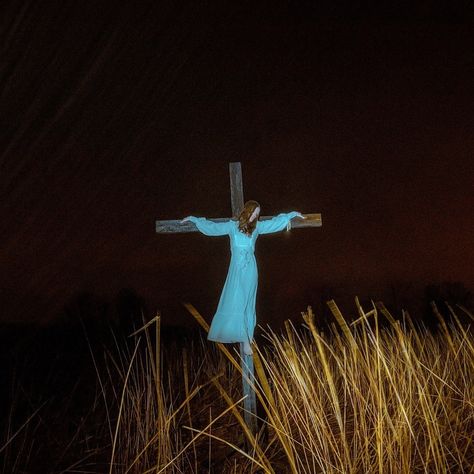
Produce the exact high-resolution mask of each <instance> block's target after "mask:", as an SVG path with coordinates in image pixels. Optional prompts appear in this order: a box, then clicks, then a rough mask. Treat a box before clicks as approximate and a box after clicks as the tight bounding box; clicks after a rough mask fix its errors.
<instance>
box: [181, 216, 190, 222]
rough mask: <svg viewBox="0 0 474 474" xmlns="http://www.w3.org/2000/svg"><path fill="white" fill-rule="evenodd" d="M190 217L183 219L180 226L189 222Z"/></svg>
mask: <svg viewBox="0 0 474 474" xmlns="http://www.w3.org/2000/svg"><path fill="white" fill-rule="evenodd" d="M190 217H192V216H188V217H185V218H184V219H183V220H182V221H181V224H184V223H185V222H187V221H189V218H190Z"/></svg>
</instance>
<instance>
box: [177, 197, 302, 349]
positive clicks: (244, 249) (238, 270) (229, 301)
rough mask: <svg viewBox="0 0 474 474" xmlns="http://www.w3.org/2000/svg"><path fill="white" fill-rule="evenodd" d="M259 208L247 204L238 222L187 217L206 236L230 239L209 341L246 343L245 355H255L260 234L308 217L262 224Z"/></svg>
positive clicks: (287, 215) (281, 217) (292, 214)
mask: <svg viewBox="0 0 474 474" xmlns="http://www.w3.org/2000/svg"><path fill="white" fill-rule="evenodd" d="M259 215H260V205H259V204H258V202H257V201H247V202H246V203H245V205H244V208H243V209H242V211H241V213H240V215H239V217H238V219H235V220H234V219H232V220H229V221H227V222H212V221H210V220H208V219H206V218H204V217H194V216H188V217H185V218H184V219H183V220H182V221H181V222H186V221H191V222H193V223H194V224H195V225H196V227H197V228H198V230H199V231H200V232H202V233H203V234H205V235H210V236H218V235H228V236H229V237H230V249H231V260H230V265H229V270H228V272H227V278H226V280H225V283H224V288H223V289H222V293H221V296H220V300H219V304H218V307H217V311H216V313H215V314H214V317H213V319H212V323H211V327H210V329H209V333H208V336H207V338H208V339H209V340H210V341H216V342H223V343H232V342H243V343H244V352H245V353H246V354H248V355H250V354H252V348H251V346H250V343H251V342H252V340H253V333H254V329H255V325H256V319H257V318H256V314H255V299H256V294H257V282H258V271H257V262H256V260H255V255H254V250H255V241H256V240H257V237H258V236H259V235H260V234H270V233H272V232H278V231H281V230H283V229H285V228H288V229H289V227H290V220H291V219H293V218H294V217H300V218H302V219H304V218H305V217H304V216H303V215H302V214H301V213H300V212H296V211H292V212H288V213H282V214H279V215H277V216H275V217H273V218H271V219H269V220H264V221H259V220H258V217H259Z"/></svg>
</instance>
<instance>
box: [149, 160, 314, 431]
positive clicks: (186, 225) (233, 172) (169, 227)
mask: <svg viewBox="0 0 474 474" xmlns="http://www.w3.org/2000/svg"><path fill="white" fill-rule="evenodd" d="M229 173H230V200H231V204H232V216H233V217H238V216H239V214H240V211H241V210H242V209H243V207H244V191H243V187H242V167H241V164H240V162H236V163H229ZM303 215H304V216H305V219H300V218H297V219H296V218H295V219H292V220H291V227H292V228H299V227H321V225H322V222H321V214H303ZM272 217H273V216H261V217H260V218H259V220H262V221H264V220H268V219H271V218H272ZM207 219H208V220H210V221H213V222H226V221H228V220H229V218H228V217H222V218H219V217H218V218H213V219H209V218H207ZM156 232H160V233H183V232H197V228H196V226H195V225H194V224H193V223H192V222H190V221H187V222H183V223H181V221H180V220H161V221H156ZM240 356H241V367H242V386H243V393H244V395H246V398H245V399H244V409H245V422H246V423H247V426H248V427H249V429H250V430H251V432H252V433H253V434H255V433H256V431H257V418H256V402H255V392H254V391H253V390H252V388H251V386H250V384H249V380H250V381H253V380H255V378H254V367H253V357H252V356H251V355H247V354H245V352H244V344H243V343H241V344H240Z"/></svg>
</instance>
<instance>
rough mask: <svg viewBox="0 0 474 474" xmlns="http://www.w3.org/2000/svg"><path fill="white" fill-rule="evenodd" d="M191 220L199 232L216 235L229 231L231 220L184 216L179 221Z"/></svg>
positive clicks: (225, 233)
mask: <svg viewBox="0 0 474 474" xmlns="http://www.w3.org/2000/svg"><path fill="white" fill-rule="evenodd" d="M186 221H191V222H193V223H194V225H195V226H196V227H197V229H198V230H199V232H201V233H202V234H205V235H210V236H217V235H227V234H229V232H230V229H231V225H232V221H230V220H229V221H227V222H212V221H210V220H208V219H206V218H205V217H194V216H188V217H185V218H184V219H183V220H182V221H181V222H186Z"/></svg>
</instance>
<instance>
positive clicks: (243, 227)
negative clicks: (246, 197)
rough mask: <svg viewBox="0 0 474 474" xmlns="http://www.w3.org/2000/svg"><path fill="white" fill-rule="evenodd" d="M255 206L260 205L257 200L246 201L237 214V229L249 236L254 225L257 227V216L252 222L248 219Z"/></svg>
mask: <svg viewBox="0 0 474 474" xmlns="http://www.w3.org/2000/svg"><path fill="white" fill-rule="evenodd" d="M257 207H260V204H259V203H258V202H257V201H247V202H246V203H245V204H244V208H243V209H242V211H240V214H239V230H240V231H241V232H243V233H244V234H247V235H249V236H250V235H252V232H253V231H254V230H255V227H257V221H258V216H257V217H256V218H255V219H254V220H253V221H252V222H250V221H249V219H250V216H251V215H252V214H253V211H255V209H257ZM260 209H261V208H260Z"/></svg>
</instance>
